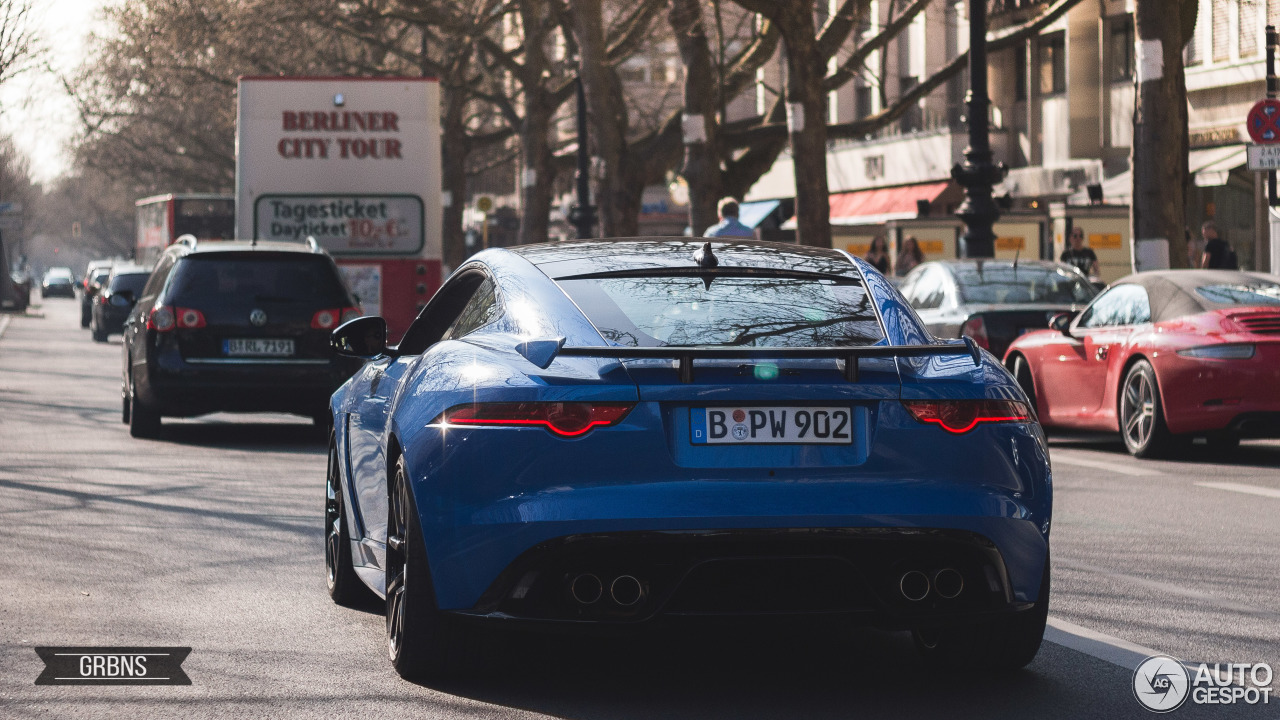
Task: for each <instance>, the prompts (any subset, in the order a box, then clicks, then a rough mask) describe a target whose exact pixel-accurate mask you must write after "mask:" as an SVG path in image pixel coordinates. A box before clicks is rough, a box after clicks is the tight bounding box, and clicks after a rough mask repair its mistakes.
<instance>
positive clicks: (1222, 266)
mask: <svg viewBox="0 0 1280 720" xmlns="http://www.w3.org/2000/svg"><path fill="white" fill-rule="evenodd" d="M1200 236H1201V237H1203V238H1204V255H1202V256H1201V257H1200V267H1202V268H1210V269H1213V270H1238V269H1239V268H1240V261H1239V260H1238V259H1237V258H1236V251H1235V250H1232V249H1231V246H1230V245H1228V244H1227V241H1226V240H1223V239H1222V237H1221V236H1220V235H1219V234H1218V224H1217V223H1215V222H1214V221H1212V220H1205V221H1204V224H1203V225H1201V226H1200Z"/></svg>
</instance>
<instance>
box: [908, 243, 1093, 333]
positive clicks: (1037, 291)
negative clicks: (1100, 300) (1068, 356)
mask: <svg viewBox="0 0 1280 720" xmlns="http://www.w3.org/2000/svg"><path fill="white" fill-rule="evenodd" d="M898 290H899V292H901V293H902V295H903V297H905V298H906V299H907V302H909V303H911V307H913V308H915V310H916V313H917V314H918V315H919V316H920V319H921V320H923V321H924V324H925V326H926V327H928V328H929V332H931V333H933V334H934V335H935V336H937V337H940V338H958V337H964V336H968V337H971V338H973V339H974V341H975V342H977V343H978V344H979V345H981V346H982V347H984V348H987V349H988V350H990V351H991V352H992V353H993V354H994V355H995V356H996V357H1002V356H1003V355H1004V351H1005V350H1006V349H1007V348H1008V347H1009V343H1011V342H1013V341H1014V340H1015V339H1016V338H1017V337H1018V336H1019V335H1022V334H1025V333H1027V332H1031V331H1033V330H1043V329H1044V328H1046V327H1048V326H1049V320H1050V319H1052V318H1053V316H1054V315H1057V314H1058V313H1064V312H1077V311H1079V310H1080V309H1082V308H1083V307H1084V306H1085V305H1088V304H1089V301H1090V300H1093V298H1094V296H1095V295H1097V294H1098V291H1097V290H1096V289H1095V288H1094V287H1093V285H1092V284H1090V283H1089V278H1087V277H1085V276H1084V275H1083V274H1082V273H1081V272H1080V271H1079V270H1077V269H1075V268H1074V267H1071V266H1070V265H1067V264H1064V263H1056V262H1050V261H1044V260H1023V261H1020V262H1013V261H1007V260H943V261H938V262H927V263H924V264H922V265H920V266H919V267H917V268H916V269H914V270H912V271H911V272H910V273H909V274H908V275H907V276H906V277H905V278H903V280H902V284H901V285H899V286H898Z"/></svg>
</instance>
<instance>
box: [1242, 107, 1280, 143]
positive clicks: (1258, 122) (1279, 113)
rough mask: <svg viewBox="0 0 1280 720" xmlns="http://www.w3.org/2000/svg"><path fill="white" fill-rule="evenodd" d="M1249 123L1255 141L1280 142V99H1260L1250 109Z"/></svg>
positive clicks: (1250, 132) (1250, 135) (1250, 134)
mask: <svg viewBox="0 0 1280 720" xmlns="http://www.w3.org/2000/svg"><path fill="white" fill-rule="evenodd" d="M1247 124H1248V126H1249V137H1251V138H1253V141H1254V142H1256V143H1259V144H1262V145H1269V144H1271V143H1280V100H1259V101H1258V103H1257V104H1256V105H1254V106H1253V109H1252V110H1250V111H1249V119H1248V121H1247Z"/></svg>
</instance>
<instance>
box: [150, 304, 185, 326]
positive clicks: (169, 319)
mask: <svg viewBox="0 0 1280 720" xmlns="http://www.w3.org/2000/svg"><path fill="white" fill-rule="evenodd" d="M177 323H178V321H177V319H176V318H175V317H174V315H173V311H172V310H170V309H169V308H167V307H156V308H152V309H151V314H150V315H148V316H147V329H148V330H155V331H156V332H169V331H170V330H172V329H173V328H174V326H175V325H177Z"/></svg>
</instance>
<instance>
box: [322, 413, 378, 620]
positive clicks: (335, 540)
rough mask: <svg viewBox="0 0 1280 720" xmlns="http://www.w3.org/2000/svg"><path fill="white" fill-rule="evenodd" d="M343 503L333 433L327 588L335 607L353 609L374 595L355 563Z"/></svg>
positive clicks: (328, 490) (328, 483) (328, 479)
mask: <svg viewBox="0 0 1280 720" xmlns="http://www.w3.org/2000/svg"><path fill="white" fill-rule="evenodd" d="M343 500H344V496H343V490H342V477H341V474H340V472H339V468H338V447H337V443H336V441H335V437H334V435H333V433H329V469H328V472H327V474H326V480H325V498H324V531H325V539H324V564H325V571H326V572H325V584H326V585H327V586H328V588H329V597H331V598H333V601H334V602H335V603H337V604H339V605H344V606H347V607H353V606H356V605H361V604H364V603H366V602H368V601H369V600H370V599H371V598H372V594H371V593H370V591H369V588H367V587H365V585H364V583H363V582H361V581H360V578H359V576H357V575H356V571H355V567H354V566H353V565H352V563H351V535H350V533H349V532H348V531H347V517H346V512H345V508H346V503H345V502H344V501H343Z"/></svg>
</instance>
